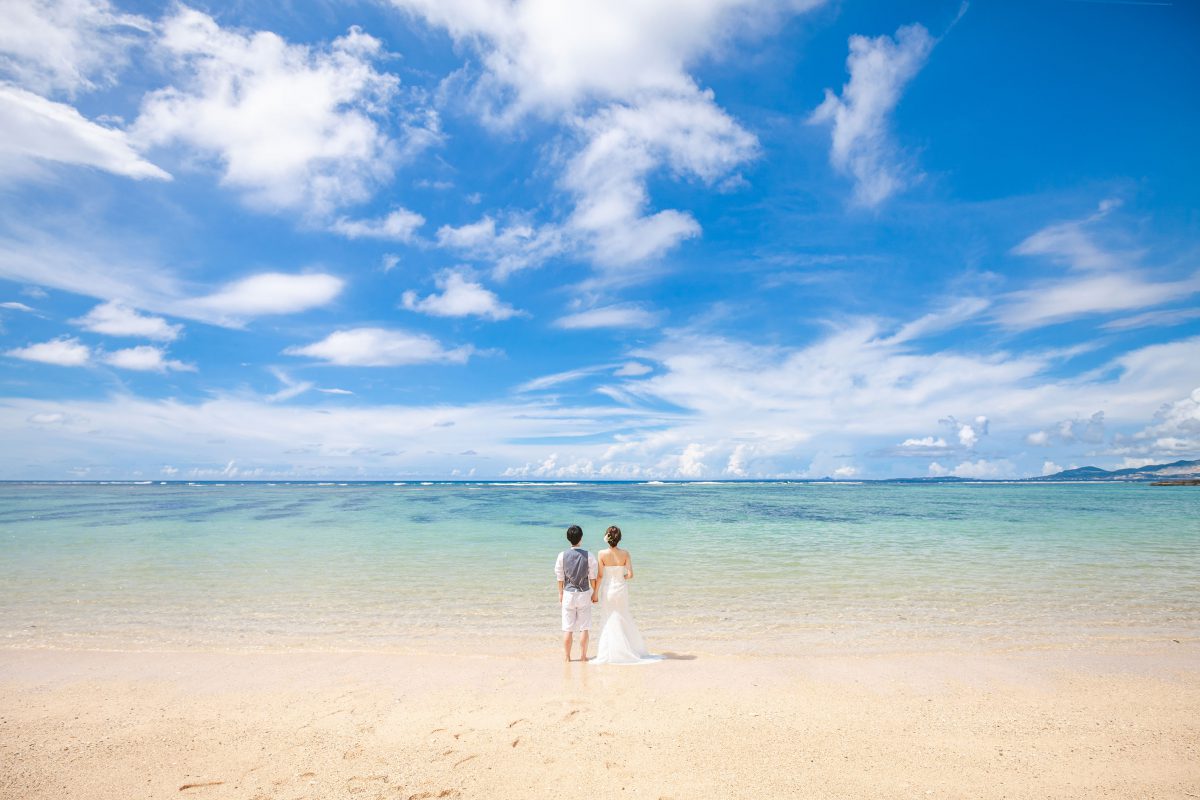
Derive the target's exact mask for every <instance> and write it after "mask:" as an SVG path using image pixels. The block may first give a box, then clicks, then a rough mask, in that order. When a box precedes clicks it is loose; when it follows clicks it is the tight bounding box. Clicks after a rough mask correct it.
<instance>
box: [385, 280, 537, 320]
mask: <svg viewBox="0 0 1200 800" xmlns="http://www.w3.org/2000/svg"><path fill="white" fill-rule="evenodd" d="M437 285H438V288H439V289H441V290H442V293H441V294H431V295H428V296H426V297H424V298H418V297H417V293H416V292H413V291H408V292H405V293H404V295H403V297H402V298H401V304H402V305H403V306H404V308H406V309H408V310H409V311H419V312H420V313H422V314H430V315H432V316H435V317H483V318H484V319H491V320H502V319H508V318H509V317H514V316H517V315H519V314H520V313H521V312H520V311H517V310H516V309H515V308H513V307H512V306H510V305H508V304H507V303H503V302H501V300H500V298H499V297H497V296H496V294H495V292H492V291H491V290H490V289H486V288H484V286H483V285H482V284H480V283H476V282H475V281H472V280H469V279H468V278H467V276H466V275H465V274H464V273H463V272H461V271H454V270H450V271H447V272H443V273H442V274H441V275H439V276H438V278H437Z"/></svg>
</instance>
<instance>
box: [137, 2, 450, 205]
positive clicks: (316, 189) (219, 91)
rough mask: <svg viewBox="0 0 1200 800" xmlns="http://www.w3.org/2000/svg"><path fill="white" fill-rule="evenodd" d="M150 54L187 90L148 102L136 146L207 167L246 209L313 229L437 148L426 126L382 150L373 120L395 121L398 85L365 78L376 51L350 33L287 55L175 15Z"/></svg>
mask: <svg viewBox="0 0 1200 800" xmlns="http://www.w3.org/2000/svg"><path fill="white" fill-rule="evenodd" d="M158 45H159V47H160V48H161V51H162V53H163V54H164V55H165V56H166V57H167V58H168V59H170V60H171V61H172V62H173V63H174V66H175V68H176V69H177V71H178V74H180V75H183V76H187V77H188V80H187V82H186V84H185V85H183V86H171V87H168V88H165V89H160V90H157V91H154V92H151V93H150V94H149V95H147V96H146V98H145V99H144V101H143V104H142V109H141V114H140V115H139V117H138V119H137V121H136V122H135V124H134V126H133V131H134V133H135V135H136V136H137V138H138V139H139V140H140V141H143V142H145V143H147V144H152V145H168V144H172V143H181V144H183V145H186V146H188V147H190V148H193V149H194V150H196V151H198V152H199V153H201V154H202V155H206V156H210V157H212V158H214V159H216V160H217V161H218V162H219V163H220V165H221V170H222V182H223V183H224V184H225V185H227V186H230V187H233V188H234V189H237V190H239V191H241V192H242V193H243V194H244V197H245V199H246V201H247V202H248V203H249V204H250V205H251V206H254V207H258V208H263V209H267V210H282V209H291V210H299V211H302V212H307V213H308V214H310V215H312V216H314V217H318V218H319V217H323V216H325V215H327V214H329V213H330V212H331V211H333V210H335V209H336V208H338V207H340V206H344V205H347V204H351V203H356V202H360V201H363V200H365V199H367V198H368V197H370V196H371V194H372V192H373V191H374V189H375V188H376V187H377V186H379V185H380V184H381V183H383V182H384V181H386V180H387V179H389V178H390V177H391V175H392V173H393V170H394V168H395V166H396V164H397V162H398V161H399V160H400V158H401V155H402V154H401V149H402V148H408V149H418V148H419V147H420V146H422V145H423V144H428V143H431V142H432V141H434V140H436V138H437V135H436V133H435V132H434V131H432V130H430V129H429V128H428V127H422V125H432V124H433V123H432V122H428V123H418V124H416V125H414V126H410V127H409V128H408V130H407V133H406V141H405V142H404V143H400V144H398V143H397V142H394V141H392V140H391V139H389V137H388V136H387V134H386V133H385V132H384V130H383V129H382V124H381V122H380V121H379V120H380V119H382V118H384V117H385V116H386V115H387V114H388V113H394V112H395V110H396V109H395V107H394V103H395V101H396V100H397V96H398V90H399V80H398V79H397V78H396V77H395V76H393V75H390V74H386V73H382V72H379V71H377V70H376V69H375V67H374V66H373V62H374V61H375V60H376V59H378V58H379V57H381V55H382V46H381V44H380V42H379V40H377V39H375V38H373V37H371V36H368V35H367V34H365V33H363V32H362V31H360V30H359V29H357V28H351V29H350V31H349V33H347V34H346V35H345V36H343V37H341V38H339V39H336V40H334V41H333V42H332V43H330V44H328V45H314V46H309V45H302V44H290V43H288V42H286V41H285V40H284V39H282V38H280V37H279V36H278V35H276V34H274V33H271V32H267V31H258V32H253V33H251V32H246V33H243V32H240V31H235V30H230V29H223V28H221V27H220V26H219V25H217V23H216V22H215V21H214V20H213V19H212V18H211V17H209V16H207V15H205V14H203V13H201V12H199V11H195V10H192V9H189V8H187V7H186V6H179V7H177V11H176V12H175V13H174V14H173V15H172V16H170V17H168V18H166V19H165V20H164V21H163V22H162V24H161V36H160V37H159V39H158Z"/></svg>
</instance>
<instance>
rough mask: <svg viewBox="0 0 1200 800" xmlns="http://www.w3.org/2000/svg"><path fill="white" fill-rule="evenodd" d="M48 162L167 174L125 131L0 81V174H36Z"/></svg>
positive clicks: (128, 173)
mask: <svg viewBox="0 0 1200 800" xmlns="http://www.w3.org/2000/svg"><path fill="white" fill-rule="evenodd" d="M48 163H57V164H69V165H74V166H82V167H93V168H95V169H100V170H104V171H105V172H111V173H113V174H114V175H122V176H124V177H127V178H133V179H135V180H142V179H147V178H150V179H156V180H170V179H171V176H170V175H169V174H167V173H166V172H164V171H163V170H162V169H160V168H159V167H157V166H155V165H154V164H151V163H150V162H149V161H147V160H145V159H144V158H142V157H141V156H140V155H139V154H138V153H137V151H136V150H135V149H134V147H133V145H132V144H131V142H130V140H129V136H128V134H127V133H126V132H125V131H123V130H121V129H119V128H110V127H105V126H104V125H99V124H97V123H95V122H92V121H91V120H89V119H87V118H85V117H84V116H83V115H82V114H80V113H79V112H78V111H76V110H75V108H74V107H72V106H69V105H66V104H65V103H56V102H54V101H53V100H47V99H46V98H44V97H40V96H39V95H36V94H33V93H32V92H28V91H26V90H24V89H21V88H18V87H16V86H8V85H4V84H0V177H4V176H9V177H24V176H28V175H32V174H37V172H38V171H39V170H40V169H41V168H42V166H43V165H45V164H48Z"/></svg>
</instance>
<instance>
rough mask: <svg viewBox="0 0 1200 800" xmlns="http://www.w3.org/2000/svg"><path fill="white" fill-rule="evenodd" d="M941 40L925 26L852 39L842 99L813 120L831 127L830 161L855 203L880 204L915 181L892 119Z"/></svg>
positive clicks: (828, 97) (828, 95) (829, 98)
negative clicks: (845, 178) (846, 179)
mask: <svg viewBox="0 0 1200 800" xmlns="http://www.w3.org/2000/svg"><path fill="white" fill-rule="evenodd" d="M936 41H937V40H936V39H934V38H933V37H932V36H930V35H929V31H927V30H926V29H925V28H924V27H923V26H921V25H905V26H904V27H902V28H900V29H899V30H897V31H896V35H895V37H894V38H893V37H891V36H877V37H875V38H873V39H872V38H868V37H866V36H857V35H856V36H851V37H850V55H849V56H848V57H847V58H846V70H847V71H848V72H849V73H850V80H849V81H848V82H847V83H846V84H845V85H844V86H842V94H841V96H840V97H839V96H838V95H836V94H834V93H833V92H832V91H831V90H829V89H826V90H825V100H824V102H822V103H821V105H820V106H818V107H817V109H816V110H815V111H814V112H813V113H812V116H811V117H809V121H810V122H812V123H818V124H825V123H828V124H830V125H831V126H832V130H833V144H832V146H831V148H830V151H829V160H830V163H832V164H833V167H834V168H835V169H837V170H838V171H839V172H842V173H844V174H846V175H849V176H850V177H851V178H853V179H854V199H855V201H856V202H857V203H859V204H861V205H864V206H877V205H879V204H880V203H882V202H883V201H884V200H886V199H887V198H888V197H890V196H891V195H893V194H895V193H896V192H898V191H900V190H901V189H903V188H905V186H907V185H908V184H910V183H911V182H912V176H911V174H910V173H911V169H910V168H909V167H907V166H906V165H905V164H904V163H903V162H902V160H901V156H900V154H899V153H898V150H897V147H896V145H895V144H894V143H893V142H892V138H891V134H890V132H889V124H888V118H889V117H890V115H891V113H892V111H893V109H895V107H896V105H897V104H898V103H899V102H900V96H901V94H902V93H903V91H904V87H905V86H906V85H907V84H908V82H909V81H911V80H912V79H913V78H914V77H915V76H916V74H917V73H918V72H919V71H920V70H921V67H923V66H924V65H925V61H926V59H927V58H928V57H929V53H930V52H931V51H932V50H933V46H934V44H936Z"/></svg>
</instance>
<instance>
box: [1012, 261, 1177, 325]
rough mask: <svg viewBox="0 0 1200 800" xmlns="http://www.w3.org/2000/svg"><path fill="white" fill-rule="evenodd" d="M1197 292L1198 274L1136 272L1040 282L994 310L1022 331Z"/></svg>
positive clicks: (1175, 299) (1161, 301)
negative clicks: (1165, 277) (1154, 276)
mask: <svg viewBox="0 0 1200 800" xmlns="http://www.w3.org/2000/svg"><path fill="white" fill-rule="evenodd" d="M1197 292H1200V274H1197V275H1193V276H1192V277H1190V278H1185V279H1183V280H1179V281H1163V282H1155V281H1151V280H1148V279H1146V278H1145V277H1143V276H1142V275H1140V274H1138V273H1136V272H1132V271H1131V272H1127V273H1124V274H1118V273H1109V274H1100V275H1095V274H1093V275H1087V276H1085V277H1082V278H1066V279H1062V280H1053V281H1043V282H1039V283H1036V284H1034V286H1033V287H1032V288H1029V289H1023V290H1021V291H1017V292H1012V293H1010V294H1009V295H1007V297H1006V299H1005V302H1004V304H1003V305H1002V306H1000V307H999V308H998V309H997V318H998V319H999V320H1000V323H1001V324H1002V325H1004V326H1005V327H1008V328H1013V329H1018V330H1025V329H1029V328H1037V327H1041V326H1043V325H1052V324H1054V323H1056V322H1066V321H1068V320H1071V319H1076V318H1079V317H1083V316H1089V315H1093V314H1105V313H1111V312H1114V311H1129V310H1131V309H1135V308H1145V307H1147V306H1156V305H1161V304H1163V303H1170V302H1174V301H1177V300H1179V299H1180V298H1183V297H1188V296H1190V295H1193V294H1196V293H1197Z"/></svg>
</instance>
